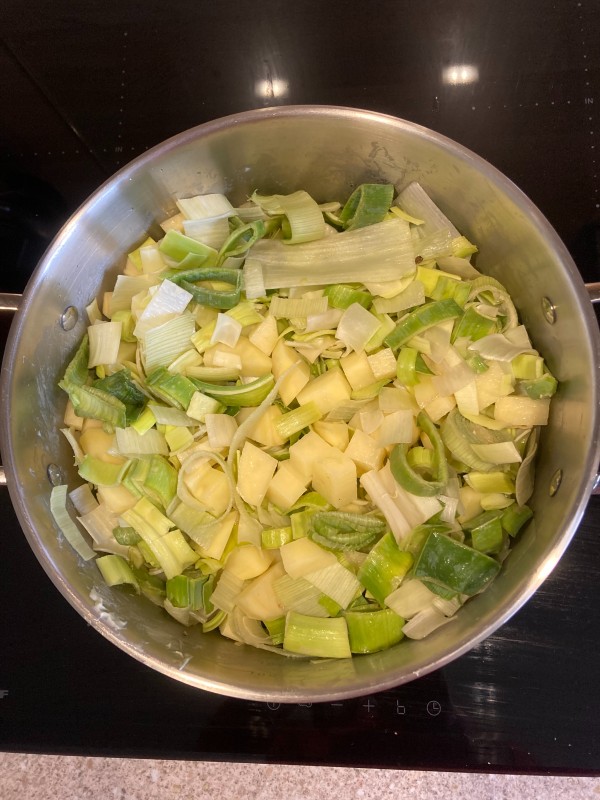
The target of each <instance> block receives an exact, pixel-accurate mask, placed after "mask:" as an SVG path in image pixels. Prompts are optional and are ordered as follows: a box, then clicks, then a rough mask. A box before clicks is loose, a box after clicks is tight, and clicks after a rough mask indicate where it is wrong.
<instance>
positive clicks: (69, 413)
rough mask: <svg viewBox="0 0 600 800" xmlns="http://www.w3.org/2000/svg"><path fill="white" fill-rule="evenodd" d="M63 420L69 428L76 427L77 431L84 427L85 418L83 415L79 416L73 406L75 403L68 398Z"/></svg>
mask: <svg viewBox="0 0 600 800" xmlns="http://www.w3.org/2000/svg"><path fill="white" fill-rule="evenodd" d="M63 422H64V423H65V425H66V426H67V427H68V428H74V429H75V430H76V431H80V430H82V429H83V423H84V422H85V420H84V418H83V417H78V416H77V414H76V413H75V409H74V408H73V403H72V402H71V401H70V400H67V407H66V408H65V416H64V418H63Z"/></svg>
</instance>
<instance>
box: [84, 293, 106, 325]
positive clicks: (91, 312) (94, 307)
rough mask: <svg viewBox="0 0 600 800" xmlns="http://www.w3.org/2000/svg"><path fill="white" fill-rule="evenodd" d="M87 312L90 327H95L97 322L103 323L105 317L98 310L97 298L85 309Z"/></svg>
mask: <svg viewBox="0 0 600 800" xmlns="http://www.w3.org/2000/svg"><path fill="white" fill-rule="evenodd" d="M85 312H86V314H87V317H88V320H89V322H90V325H94V323H96V322H102V320H103V319H104V317H103V316H102V312H101V311H100V309H99V308H98V301H97V300H96V298H94V299H93V300H92V302H91V303H90V304H89V306H86V307H85Z"/></svg>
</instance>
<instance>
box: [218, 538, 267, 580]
mask: <svg viewBox="0 0 600 800" xmlns="http://www.w3.org/2000/svg"><path fill="white" fill-rule="evenodd" d="M271 563H272V560H271V556H270V555H269V552H268V550H261V549H260V547H256V545H253V544H245V545H242V546H241V547H235V548H234V549H233V550H232V551H231V553H230V554H229V555H228V557H227V561H226V562H225V568H226V569H227V571H228V572H231V574H232V575H235V576H236V578H240V579H241V580H243V581H247V580H251V579H252V578H256V577H258V575H262V574H263V572H265V571H266V570H267V569H268V568H269V567H270V566H271Z"/></svg>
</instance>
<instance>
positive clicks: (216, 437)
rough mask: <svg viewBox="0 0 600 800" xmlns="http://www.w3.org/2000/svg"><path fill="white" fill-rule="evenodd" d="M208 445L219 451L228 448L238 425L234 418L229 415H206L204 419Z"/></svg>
mask: <svg viewBox="0 0 600 800" xmlns="http://www.w3.org/2000/svg"><path fill="white" fill-rule="evenodd" d="M204 424H205V425H206V433H207V435H208V444H209V445H210V447H214V448H215V449H216V450H219V449H220V448H221V447H229V445H230V444H231V440H232V439H233V437H234V435H235V432H236V431H237V429H238V424H237V422H236V421H235V419H234V417H231V416H229V414H206V415H205V417H204Z"/></svg>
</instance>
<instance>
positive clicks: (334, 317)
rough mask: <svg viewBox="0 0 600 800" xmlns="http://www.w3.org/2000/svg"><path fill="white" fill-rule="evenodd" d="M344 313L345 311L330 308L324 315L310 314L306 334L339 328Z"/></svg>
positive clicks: (307, 318)
mask: <svg viewBox="0 0 600 800" xmlns="http://www.w3.org/2000/svg"><path fill="white" fill-rule="evenodd" d="M343 313H344V310H343V309H341V308H330V309H328V310H327V311H324V312H323V313H322V314H309V315H308V316H307V317H306V327H305V328H304V332H305V333H313V332H314V331H325V330H331V329H333V328H337V325H338V323H339V321H340V319H341V318H342V314H343Z"/></svg>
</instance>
